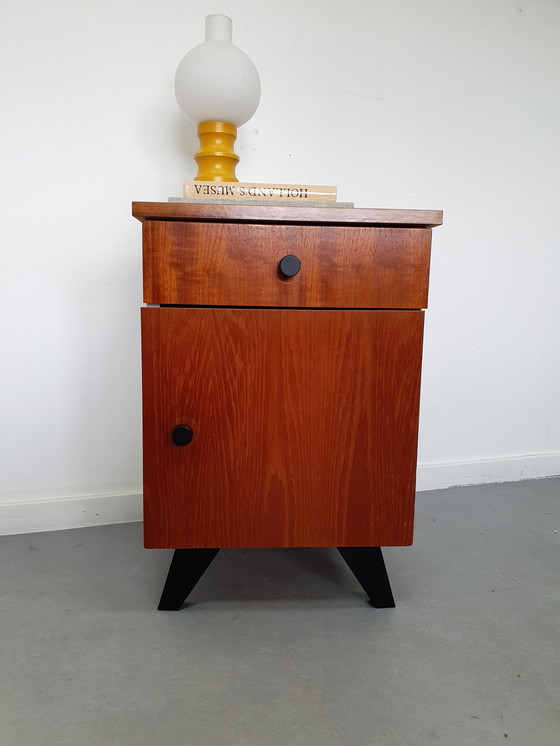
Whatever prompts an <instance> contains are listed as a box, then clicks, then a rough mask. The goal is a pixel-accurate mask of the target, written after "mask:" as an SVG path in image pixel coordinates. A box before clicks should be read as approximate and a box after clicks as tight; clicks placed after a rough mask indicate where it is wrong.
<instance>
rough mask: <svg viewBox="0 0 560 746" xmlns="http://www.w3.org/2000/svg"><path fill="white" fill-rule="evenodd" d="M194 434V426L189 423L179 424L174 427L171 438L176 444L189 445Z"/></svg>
mask: <svg viewBox="0 0 560 746" xmlns="http://www.w3.org/2000/svg"><path fill="white" fill-rule="evenodd" d="M193 435H194V433H193V431H192V428H191V427H189V426H188V425H177V427H175V428H173V432H172V433H171V439H172V440H173V442H174V443H175V445H176V446H188V444H189V443H190V442H191V440H192V439H193Z"/></svg>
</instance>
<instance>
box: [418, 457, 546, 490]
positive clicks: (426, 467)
mask: <svg viewBox="0 0 560 746" xmlns="http://www.w3.org/2000/svg"><path fill="white" fill-rule="evenodd" d="M556 476H560V453H541V454H534V455H524V456H511V457H509V458H496V459H481V460H479V461H456V462H447V463H441V464H418V473H417V480H416V489H417V490H418V491H419V492H422V491H424V490H442V489H447V487H458V486H463V485H470V484H493V483H495V482H519V481H521V480H522V479H542V478H544V477H556Z"/></svg>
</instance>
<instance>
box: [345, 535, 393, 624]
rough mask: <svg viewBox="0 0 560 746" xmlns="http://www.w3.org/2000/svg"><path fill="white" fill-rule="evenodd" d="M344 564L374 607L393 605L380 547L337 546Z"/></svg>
mask: <svg viewBox="0 0 560 746" xmlns="http://www.w3.org/2000/svg"><path fill="white" fill-rule="evenodd" d="M338 551H339V552H340V554H341V555H342V556H343V558H344V560H345V562H346V564H347V565H348V567H349V568H350V569H351V570H352V572H353V573H354V575H355V576H356V578H357V579H358V582H359V583H360V585H361V586H362V588H363V589H364V591H365V592H366V593H367V595H368V596H369V600H370V601H371V604H372V606H375V608H376V609H389V608H393V607H394V606H395V599H394V598H393V592H392V591H391V584H390V583H389V576H388V575H387V570H386V569H385V562H384V561H383V554H382V553H381V548H380V547H338Z"/></svg>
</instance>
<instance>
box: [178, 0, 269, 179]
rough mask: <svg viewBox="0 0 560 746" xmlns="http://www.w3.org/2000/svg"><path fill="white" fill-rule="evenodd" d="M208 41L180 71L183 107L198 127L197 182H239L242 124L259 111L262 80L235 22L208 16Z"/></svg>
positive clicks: (184, 61)
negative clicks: (237, 41)
mask: <svg viewBox="0 0 560 746" xmlns="http://www.w3.org/2000/svg"><path fill="white" fill-rule="evenodd" d="M205 31H206V33H205V41H204V43H203V44H199V45H198V46H197V47H194V49H191V51H190V52H187V54H186V55H185V56H184V57H183V59H182V60H181V62H180V63H179V66H178V68H177V72H176V73H175V97H176V99H177V103H178V104H179V108H180V109H181V111H182V112H183V113H184V114H186V116H187V117H188V118H189V119H191V120H192V121H194V122H196V124H197V125H198V139H199V140H200V150H199V151H198V153H197V154H196V155H195V156H194V159H195V161H196V163H197V165H198V173H197V175H196V177H195V181H238V179H237V178H236V176H235V167H236V166H237V163H238V162H239V156H237V155H236V154H235V152H234V150H233V145H234V142H235V139H236V137H237V128H238V127H240V126H241V125H242V124H245V122H247V121H248V120H249V119H250V118H251V117H252V116H253V114H254V113H255V111H256V110H257V106H258V105H259V100H260V95H261V82H260V78H259V74H258V72H257V68H256V67H255V65H254V64H253V63H252V61H251V60H250V59H249V57H248V56H247V55H246V54H245V52H243V51H242V50H241V49H239V48H238V47H236V46H234V45H233V44H232V20H231V18H228V16H224V15H220V14H214V15H210V16H207V17H206V28H205Z"/></svg>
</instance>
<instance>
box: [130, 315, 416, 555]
mask: <svg viewBox="0 0 560 746" xmlns="http://www.w3.org/2000/svg"><path fill="white" fill-rule="evenodd" d="M422 329H423V313H422V312H421V311H383V310H382V311H376V310H309V309H306V310H303V309H301V310H300V309H294V310H291V309H290V310H286V309H281V310H280V309H254V308H253V309H251V308H237V309H232V308H144V309H142V337H143V414H144V521H145V544H146V546H147V547H161V548H163V547H289V546H299V547H305V546H314V547H319V546H387V545H405V544H410V543H411V542H412V529H413V512H414V490H415V475H416V450H417V429H418V406H419V393H420V367H421V354H422ZM180 424H183V425H188V426H189V427H190V428H192V430H193V434H194V435H193V438H192V441H191V442H190V443H189V444H188V445H185V446H177V445H175V444H174V442H173V440H172V432H173V430H174V428H175V427H176V426H178V425H180Z"/></svg>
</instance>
